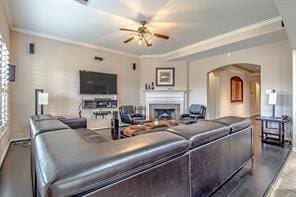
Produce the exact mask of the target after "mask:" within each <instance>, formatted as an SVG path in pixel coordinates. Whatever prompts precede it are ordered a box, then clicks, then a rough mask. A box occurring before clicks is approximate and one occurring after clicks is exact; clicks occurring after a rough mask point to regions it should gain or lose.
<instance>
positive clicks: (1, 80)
mask: <svg viewBox="0 0 296 197" xmlns="http://www.w3.org/2000/svg"><path fill="white" fill-rule="evenodd" d="M8 61H9V52H8V50H7V47H6V45H5V43H4V41H3V39H2V37H1V35H0V69H1V70H0V87H1V88H0V125H1V128H0V133H2V131H4V129H5V128H6V127H7V123H8Z"/></svg>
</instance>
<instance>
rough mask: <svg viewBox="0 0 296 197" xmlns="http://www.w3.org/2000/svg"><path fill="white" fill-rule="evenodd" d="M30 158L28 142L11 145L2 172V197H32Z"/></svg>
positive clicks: (0, 192)
mask: <svg viewBox="0 0 296 197" xmlns="http://www.w3.org/2000/svg"><path fill="white" fill-rule="evenodd" d="M30 157H31V153H30V145H29V143H28V141H26V142H23V143H12V144H11V145H10V148H9V150H8V154H7V157H6V159H5V161H4V165H3V166H2V168H1V171H0V196H3V197H18V196H20V197H31V196H32V180H31V174H30V173H31V167H30V165H31V164H30Z"/></svg>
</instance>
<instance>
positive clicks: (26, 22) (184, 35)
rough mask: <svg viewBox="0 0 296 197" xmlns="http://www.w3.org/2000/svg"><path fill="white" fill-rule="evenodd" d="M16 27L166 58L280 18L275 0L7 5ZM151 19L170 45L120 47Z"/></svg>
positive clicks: (24, 1)
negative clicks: (247, 27)
mask: <svg viewBox="0 0 296 197" xmlns="http://www.w3.org/2000/svg"><path fill="white" fill-rule="evenodd" d="M7 1H8V8H9V12H10V16H11V22H12V26H13V27H14V28H19V29H24V30H28V31H33V32H39V33H43V34H49V35H51V36H55V37H61V38H65V39H68V40H73V41H75V42H82V43H89V44H92V45H98V46H101V47H105V48H109V49H113V50H119V51H123V52H126V53H131V54H135V55H147V54H163V53H167V52H170V51H173V50H176V49H179V48H181V47H184V46H187V45H191V44H194V43H196V42H200V41H202V40H205V39H208V38H211V37H214V36H217V35H220V34H223V33H226V32H229V31H232V30H235V29H239V28H242V27H245V26H247V25H251V24H255V23H258V22H261V21H264V20H267V19H270V18H273V17H277V16H279V14H278V11H277V8H276V6H275V5H274V2H273V1H271V0H149V1H148V0H128V1H127V0H91V1H90V3H89V5H88V6H85V5H82V4H80V3H78V2H76V1H74V0H7ZM141 20H147V21H148V22H149V23H150V25H152V26H153V27H155V32H158V33H162V34H167V35H169V36H170V40H169V41H165V40H159V39H154V42H153V46H152V47H150V48H147V47H145V46H144V45H143V46H140V45H138V44H137V43H136V42H131V43H129V44H124V43H122V42H123V41H124V40H126V39H127V38H129V37H131V36H132V35H133V34H132V33H130V32H122V31H119V28H132V29H137V27H138V26H139V24H138V22H139V21H141Z"/></svg>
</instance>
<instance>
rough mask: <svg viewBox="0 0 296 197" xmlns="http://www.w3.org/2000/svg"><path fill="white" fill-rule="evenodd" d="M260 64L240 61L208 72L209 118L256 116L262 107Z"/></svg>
mask: <svg viewBox="0 0 296 197" xmlns="http://www.w3.org/2000/svg"><path fill="white" fill-rule="evenodd" d="M260 73H261V72H260V66H259V65H255V64H247V63H237V64H230V65H225V66H221V67H219V68H217V69H215V70H213V71H211V72H209V73H208V87H207V90H208V105H207V107H208V118H209V119H215V118H219V117H223V116H241V117H253V116H256V115H259V114H260V111H261V79H260Z"/></svg>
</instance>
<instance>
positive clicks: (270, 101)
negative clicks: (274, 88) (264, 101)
mask: <svg viewBox="0 0 296 197" xmlns="http://www.w3.org/2000/svg"><path fill="white" fill-rule="evenodd" d="M276 98H277V93H275V92H272V93H270V94H269V98H268V104H269V105H276Z"/></svg>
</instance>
